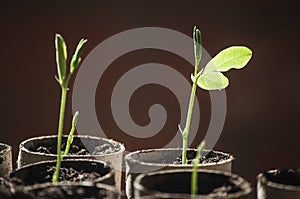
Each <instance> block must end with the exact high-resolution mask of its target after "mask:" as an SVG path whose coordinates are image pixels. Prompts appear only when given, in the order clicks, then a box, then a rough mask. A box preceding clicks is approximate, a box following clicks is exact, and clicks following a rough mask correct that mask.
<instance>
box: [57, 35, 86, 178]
mask: <svg viewBox="0 0 300 199" xmlns="http://www.w3.org/2000/svg"><path fill="white" fill-rule="evenodd" d="M86 42H87V40H86V39H81V40H80V42H79V43H78V45H77V47H76V50H75V53H74V55H73V57H72V59H71V63H70V71H69V73H68V74H67V64H66V62H67V46H66V43H65V41H64V39H63V38H62V36H61V35H59V34H56V35H55V49H56V65H57V74H58V76H56V77H55V78H56V80H57V82H58V83H59V85H60V88H61V101H60V114H59V124H58V136H57V160H56V168H55V172H54V174H53V177H52V182H53V183H57V182H58V179H59V171H60V165H61V161H62V159H63V156H65V155H68V153H69V149H70V146H71V143H72V141H73V135H74V131H75V127H76V123H77V120H78V115H79V113H78V111H77V112H76V113H75V114H74V116H73V120H72V127H71V130H70V133H69V136H68V140H67V145H66V149H65V152H64V153H62V150H61V147H62V146H61V145H62V136H63V126H64V117H65V109H66V101H67V92H68V85H69V81H70V79H71V77H72V75H73V74H74V72H75V70H76V69H77V68H78V66H79V63H80V61H81V57H80V56H81V54H82V50H83V47H84V46H85V44H86Z"/></svg>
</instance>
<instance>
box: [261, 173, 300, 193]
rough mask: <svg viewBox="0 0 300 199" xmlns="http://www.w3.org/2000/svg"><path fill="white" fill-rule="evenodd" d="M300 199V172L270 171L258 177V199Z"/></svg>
mask: <svg viewBox="0 0 300 199" xmlns="http://www.w3.org/2000/svg"><path fill="white" fill-rule="evenodd" d="M294 198H300V170H293V169H283V170H278V169H275V170H270V171H266V172H263V173H260V174H259V175H258V176H257V199H294Z"/></svg>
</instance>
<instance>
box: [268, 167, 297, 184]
mask: <svg viewBox="0 0 300 199" xmlns="http://www.w3.org/2000/svg"><path fill="white" fill-rule="evenodd" d="M264 174H265V176H266V178H267V179H268V180H269V181H272V182H276V183H279V184H284V185H294V186H300V171H296V170H292V169H283V170H278V171H276V172H274V173H269V172H265V173H264Z"/></svg>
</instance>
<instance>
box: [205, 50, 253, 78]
mask: <svg viewBox="0 0 300 199" xmlns="http://www.w3.org/2000/svg"><path fill="white" fill-rule="evenodd" d="M251 57H252V51H251V50H250V49H249V48H247V47H245V46H231V47H229V48H226V49H224V50H222V51H221V52H219V53H218V54H217V55H216V56H215V57H214V58H213V59H212V60H210V61H209V62H208V64H207V65H206V67H205V69H204V71H203V73H204V74H205V73H209V72H213V71H214V72H216V71H217V72H225V71H228V70H230V69H232V68H235V69H241V68H243V67H245V66H246V64H247V63H248V62H249V60H250V59H251Z"/></svg>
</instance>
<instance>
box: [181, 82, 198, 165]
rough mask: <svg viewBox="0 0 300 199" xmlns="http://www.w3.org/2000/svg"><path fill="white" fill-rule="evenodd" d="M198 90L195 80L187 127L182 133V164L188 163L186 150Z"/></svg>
mask: <svg viewBox="0 0 300 199" xmlns="http://www.w3.org/2000/svg"><path fill="white" fill-rule="evenodd" d="M196 90H197V82H196V81H194V83H193V87H192V92H191V96H190V102H189V108H188V113H187V119H186V124H185V128H184V131H183V134H182V138H183V139H182V141H183V144H182V164H186V163H187V157H186V151H187V143H188V135H189V132H190V126H191V120H192V113H193V107H194V100H195V95H196Z"/></svg>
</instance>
